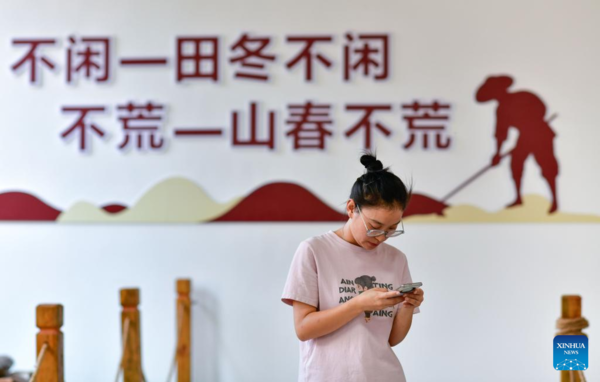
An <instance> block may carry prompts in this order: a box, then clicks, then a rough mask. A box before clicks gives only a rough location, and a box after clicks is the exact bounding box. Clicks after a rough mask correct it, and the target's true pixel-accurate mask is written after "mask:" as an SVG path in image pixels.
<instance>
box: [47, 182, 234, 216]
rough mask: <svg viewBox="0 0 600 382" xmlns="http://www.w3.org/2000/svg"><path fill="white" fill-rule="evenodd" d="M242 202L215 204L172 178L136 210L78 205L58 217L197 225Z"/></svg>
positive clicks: (200, 191)
mask: <svg viewBox="0 0 600 382" xmlns="http://www.w3.org/2000/svg"><path fill="white" fill-rule="evenodd" d="M240 201H241V198H236V199H234V200H232V201H230V202H227V203H222V204H220V203H216V202H214V201H213V200H212V199H211V198H210V197H209V196H208V195H207V194H206V193H205V192H204V190H203V189H202V188H200V187H199V186H198V185H197V184H195V183H193V182H191V181H189V180H187V179H184V178H170V179H167V180H165V181H163V182H160V183H158V184H157V185H156V186H154V187H152V188H151V189H150V190H149V191H148V192H146V193H145V194H144V196H142V198H141V199H140V200H139V201H138V202H137V203H136V204H135V205H133V206H131V207H129V208H127V209H126V210H123V211H121V212H118V213H108V212H106V211H105V210H103V209H102V208H100V207H98V206H94V205H93V204H90V203H86V202H79V203H76V204H75V205H73V206H72V207H71V208H69V209H68V210H66V211H64V212H63V213H62V214H60V216H59V217H58V219H57V221H58V222H59V223H198V222H204V221H210V220H213V219H215V218H217V217H219V216H221V215H222V214H224V213H225V212H227V211H229V210H230V209H232V208H233V207H234V206H235V205H237V204H238V203H239V202H240Z"/></svg>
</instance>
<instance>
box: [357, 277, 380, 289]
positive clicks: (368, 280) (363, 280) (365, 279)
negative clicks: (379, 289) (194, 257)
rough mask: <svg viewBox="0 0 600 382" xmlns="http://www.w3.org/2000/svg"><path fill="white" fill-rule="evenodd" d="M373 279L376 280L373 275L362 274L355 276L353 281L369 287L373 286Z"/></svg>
mask: <svg viewBox="0 0 600 382" xmlns="http://www.w3.org/2000/svg"><path fill="white" fill-rule="evenodd" d="M375 280H377V279H376V278H375V276H367V275H364V276H360V277H357V278H355V279H354V282H355V283H356V285H360V286H361V287H363V288H366V289H371V288H373V282H374V281H375Z"/></svg>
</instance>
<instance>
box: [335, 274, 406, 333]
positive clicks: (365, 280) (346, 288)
mask: <svg viewBox="0 0 600 382" xmlns="http://www.w3.org/2000/svg"><path fill="white" fill-rule="evenodd" d="M376 281H377V278H376V277H375V276H368V275H363V276H359V277H356V278H355V279H344V278H343V279H342V280H341V281H340V286H339V293H340V304H343V303H345V302H346V301H348V300H351V299H352V298H353V297H354V296H356V295H359V294H361V293H362V292H365V291H367V290H369V289H372V288H386V289H388V290H393V289H394V286H393V285H392V284H391V283H390V284H388V283H381V282H379V283H378V282H376ZM348 294H350V295H348ZM371 316H373V317H388V318H393V317H394V309H393V308H387V309H382V310H376V311H365V321H366V322H369V321H371Z"/></svg>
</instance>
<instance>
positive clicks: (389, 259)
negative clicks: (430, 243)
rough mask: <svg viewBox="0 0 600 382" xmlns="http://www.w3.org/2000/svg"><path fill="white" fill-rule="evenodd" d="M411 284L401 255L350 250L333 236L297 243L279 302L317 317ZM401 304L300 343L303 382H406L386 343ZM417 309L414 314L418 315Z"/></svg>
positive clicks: (380, 249) (385, 248)
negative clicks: (312, 310)
mask: <svg viewBox="0 0 600 382" xmlns="http://www.w3.org/2000/svg"><path fill="white" fill-rule="evenodd" d="M410 282H412V279H411V277H410V272H409V270H408V263H407V261H406V256H405V255H404V253H402V252H401V251H399V250H398V249H396V248H394V247H392V246H390V245H388V244H386V243H381V244H380V245H379V246H377V248H375V249H373V250H366V249H364V248H362V247H359V246H356V245H353V244H350V243H348V242H347V241H345V240H344V239H342V238H340V237H339V236H338V235H336V234H335V233H334V232H333V231H329V232H327V233H326V234H323V235H320V236H315V237H312V238H310V239H308V240H305V241H303V242H302V243H300V246H299V247H298V249H297V251H296V254H295V255H294V259H293V260H292V265H291V267H290V272H289V274H288V278H287V282H286V283H285V287H284V289H283V295H282V301H283V302H285V303H286V304H288V305H292V301H300V302H303V303H305V304H308V305H312V306H314V307H316V308H317V309H318V310H319V311H322V310H326V309H331V308H334V307H336V306H338V305H339V304H343V303H344V302H346V301H348V300H349V299H351V298H352V297H354V296H357V295H358V294H359V293H361V292H362V291H365V290H368V289H371V288H387V289H390V290H391V289H395V288H397V287H398V286H400V285H401V284H406V283H410ZM401 306H402V304H399V305H396V306H395V307H392V308H388V309H385V310H380V311H374V312H365V313H364V314H361V315H360V316H358V317H356V318H355V319H353V320H352V321H350V322H348V323H347V324H346V325H344V326H343V327H341V328H339V329H338V330H336V331H335V332H333V333H330V334H328V335H326V336H322V337H319V338H316V339H313V340H308V341H304V342H302V341H301V342H300V371H299V378H298V380H299V381H301V382H337V381H343V382H353V381H368V382H371V381H385V382H392V381H394V382H396V381H397V382H404V381H406V379H405V377H404V371H403V370H402V365H400V361H399V360H398V358H397V357H396V355H395V353H394V352H393V350H392V348H391V347H390V345H389V343H388V340H389V336H390V333H391V330H392V323H393V320H394V317H395V315H396V313H397V310H398V309H402V307H401ZM418 312H419V308H415V310H414V313H418Z"/></svg>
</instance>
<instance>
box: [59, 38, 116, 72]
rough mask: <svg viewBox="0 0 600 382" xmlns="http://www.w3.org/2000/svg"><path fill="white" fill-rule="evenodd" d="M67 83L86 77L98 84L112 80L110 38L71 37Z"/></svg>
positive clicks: (68, 52) (68, 49)
mask: <svg viewBox="0 0 600 382" xmlns="http://www.w3.org/2000/svg"><path fill="white" fill-rule="evenodd" d="M69 43H70V45H69V47H68V48H67V83H72V82H74V81H75V80H76V78H77V77H78V76H79V77H84V78H85V79H88V80H93V81H96V82H107V81H108V80H109V79H110V72H111V70H110V45H111V44H110V39H109V38H108V37H83V38H79V39H76V38H75V37H69Z"/></svg>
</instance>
